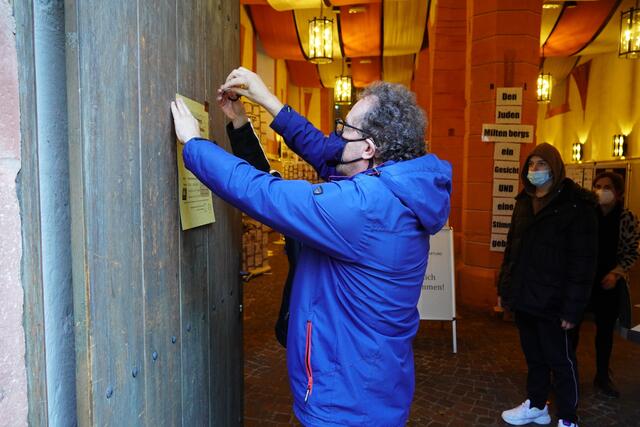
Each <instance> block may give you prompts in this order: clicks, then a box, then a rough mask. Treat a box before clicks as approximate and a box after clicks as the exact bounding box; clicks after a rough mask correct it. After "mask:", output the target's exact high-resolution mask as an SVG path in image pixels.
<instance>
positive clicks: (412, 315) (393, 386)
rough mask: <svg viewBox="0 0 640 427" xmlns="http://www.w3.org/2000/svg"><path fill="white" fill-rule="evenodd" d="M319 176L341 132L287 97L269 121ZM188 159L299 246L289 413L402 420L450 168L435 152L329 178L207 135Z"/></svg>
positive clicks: (189, 149) (374, 422) (220, 191)
mask: <svg viewBox="0 0 640 427" xmlns="http://www.w3.org/2000/svg"><path fill="white" fill-rule="evenodd" d="M271 126H272V127H273V129H274V130H275V131H276V132H278V133H280V134H281V135H282V136H283V137H284V138H285V140H286V141H287V143H288V145H289V146H290V147H291V148H292V149H293V150H294V151H295V152H297V153H298V154H299V155H301V157H303V158H304V159H305V160H306V161H308V162H309V163H311V164H312V165H313V166H314V167H315V168H316V170H318V171H319V172H320V174H321V176H323V177H328V176H329V175H331V174H332V173H333V171H334V170H333V169H332V168H331V167H329V166H327V164H326V161H327V160H335V159H338V158H339V157H340V154H341V152H342V149H343V148H344V141H343V140H341V139H340V138H338V137H336V136H335V135H334V134H332V136H330V137H328V138H326V137H324V135H322V133H321V132H320V131H319V130H317V129H316V128H315V127H313V125H311V124H310V123H309V122H308V121H307V120H306V119H304V118H303V117H301V116H300V115H298V114H297V113H295V112H294V111H292V110H291V109H290V108H289V107H287V106H285V108H283V109H282V110H281V111H280V113H279V114H278V115H277V116H276V118H275V119H274V122H273V123H272V125H271ZM184 161H185V165H186V166H187V168H189V170H191V171H192V172H193V173H194V174H195V175H196V176H197V177H198V178H199V179H200V180H201V181H202V182H203V183H204V184H206V185H207V186H208V187H209V188H210V189H211V190H212V191H213V192H214V193H216V194H217V195H218V196H220V197H221V198H222V199H224V200H226V201H227V202H229V203H230V204H232V205H233V206H235V207H237V208H239V209H240V210H242V211H244V212H246V213H247V214H248V215H250V216H252V217H253V218H255V219H257V220H260V221H262V222H264V223H265V224H267V225H269V226H271V227H272V228H274V229H275V230H278V231H280V232H281V233H283V234H286V235H288V236H292V237H293V238H295V239H298V240H299V241H301V242H302V244H303V249H302V252H301V254H300V258H299V262H298V265H297V267H296V273H295V279H294V285H293V293H292V295H291V307H290V309H291V317H290V319H289V332H288V338H287V344H288V346H287V367H288V370H289V381H290V386H291V391H292V394H293V398H294V411H295V413H296V416H297V417H298V418H299V420H300V421H301V422H302V423H303V424H304V425H306V426H337V425H340V426H345V425H366V426H400V425H404V424H405V423H406V420H407V418H408V416H409V409H410V406H411V400H412V398H413V391H414V384H415V379H414V363H413V350H412V341H413V338H414V336H415V334H416V332H417V330H418V325H419V316H418V310H417V309H416V304H417V302H418V298H419V296H420V290H421V285H422V281H423V277H424V274H425V270H426V268H427V257H428V253H429V235H431V234H434V233H436V232H437V231H438V230H440V228H441V227H442V226H443V225H444V223H445V222H446V220H447V218H448V216H449V194H450V191H451V166H450V165H449V164H448V163H447V162H443V161H441V160H439V159H438V158H437V157H436V156H434V155H432V154H429V155H426V156H423V157H420V158H417V159H414V160H409V161H403V162H399V163H393V162H387V163H385V165H383V166H379V167H378V168H377V169H376V170H372V171H367V172H363V173H360V174H358V175H356V176H353V177H350V178H343V179H338V180H333V181H330V182H327V183H324V184H311V183H309V182H306V181H287V180H282V179H279V178H275V177H273V176H271V175H269V174H268V173H264V172H260V171H258V170H256V169H255V168H253V167H251V166H250V165H249V164H247V163H246V162H244V161H242V160H240V159H238V158H236V157H234V156H232V155H231V154H228V153H227V152H225V151H224V150H223V149H221V148H219V147H218V146H216V145H214V144H212V143H210V142H209V141H207V140H202V139H193V140H191V141H189V142H188V143H187V144H186V146H185V148H184Z"/></svg>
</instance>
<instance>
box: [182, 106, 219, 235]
mask: <svg viewBox="0 0 640 427" xmlns="http://www.w3.org/2000/svg"><path fill="white" fill-rule="evenodd" d="M176 97H179V98H182V99H183V100H184V102H185V104H187V107H189V110H191V114H193V116H194V117H195V118H196V120H198V123H200V134H201V135H202V137H203V138H207V139H209V113H208V112H207V111H206V109H205V106H204V105H203V104H200V103H199V102H196V101H194V100H192V99H189V98H187V97H185V96H182V95H180V94H176ZM182 148H183V145H182V144H181V143H180V142H177V150H176V153H177V157H178V200H179V201H180V221H181V224H182V230H188V229H190V228H195V227H200V226H201V225H205V224H211V223H213V222H215V221H216V215H215V212H214V211H213V198H212V196H211V191H210V190H209V189H208V188H207V187H206V186H205V185H204V184H202V183H201V182H200V181H199V180H198V178H196V176H195V175H194V174H192V173H191V172H190V171H189V170H188V169H187V168H185V166H184V160H183V159H182Z"/></svg>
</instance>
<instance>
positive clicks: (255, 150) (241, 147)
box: [227, 122, 270, 172]
mask: <svg viewBox="0 0 640 427" xmlns="http://www.w3.org/2000/svg"><path fill="white" fill-rule="evenodd" d="M227 135H229V140H230V141H231V150H232V151H233V155H234V156H236V157H239V158H241V159H242V160H244V161H246V162H247V163H249V164H250V165H251V166H253V167H254V168H256V169H258V170H260V171H262V172H269V169H270V166H269V161H268V160H267V156H266V155H265V154H264V151H263V150H262V147H261V146H260V141H259V140H258V137H257V136H256V134H255V132H254V131H253V127H252V126H251V122H248V123H246V124H245V125H243V126H241V127H239V128H238V129H234V128H233V124H231V123H228V124H227Z"/></svg>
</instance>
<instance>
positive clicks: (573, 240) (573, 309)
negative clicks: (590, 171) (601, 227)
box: [561, 203, 598, 323]
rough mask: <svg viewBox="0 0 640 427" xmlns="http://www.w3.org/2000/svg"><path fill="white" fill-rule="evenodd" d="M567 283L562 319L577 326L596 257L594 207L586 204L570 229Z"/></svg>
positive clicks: (595, 212)
mask: <svg viewBox="0 0 640 427" xmlns="http://www.w3.org/2000/svg"><path fill="white" fill-rule="evenodd" d="M567 251H568V253H567V255H568V256H567V282H566V284H565V298H564V302H563V306H562V313H561V318H562V319H563V320H566V321H568V322H571V323H577V322H578V321H579V320H580V318H581V317H582V313H583V312H584V310H585V308H586V307H587V303H588V302H589V297H590V295H591V287H592V285H593V280H594V278H595V274H596V266H597V255H598V213H597V207H596V206H594V205H592V204H590V203H585V204H584V205H583V206H582V209H581V213H580V214H579V215H577V216H576V220H575V221H573V222H572V224H571V225H570V229H569V242H568V247H567Z"/></svg>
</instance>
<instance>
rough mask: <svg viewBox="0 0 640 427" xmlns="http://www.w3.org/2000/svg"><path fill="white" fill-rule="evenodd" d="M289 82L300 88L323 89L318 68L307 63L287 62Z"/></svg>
mask: <svg viewBox="0 0 640 427" xmlns="http://www.w3.org/2000/svg"><path fill="white" fill-rule="evenodd" d="M286 63H287V71H288V72H289V80H290V81H291V83H293V84H294V85H296V86H298V87H322V85H321V84H320V75H319V74H318V67H317V66H316V65H315V64H312V63H311V62H307V61H286Z"/></svg>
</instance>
